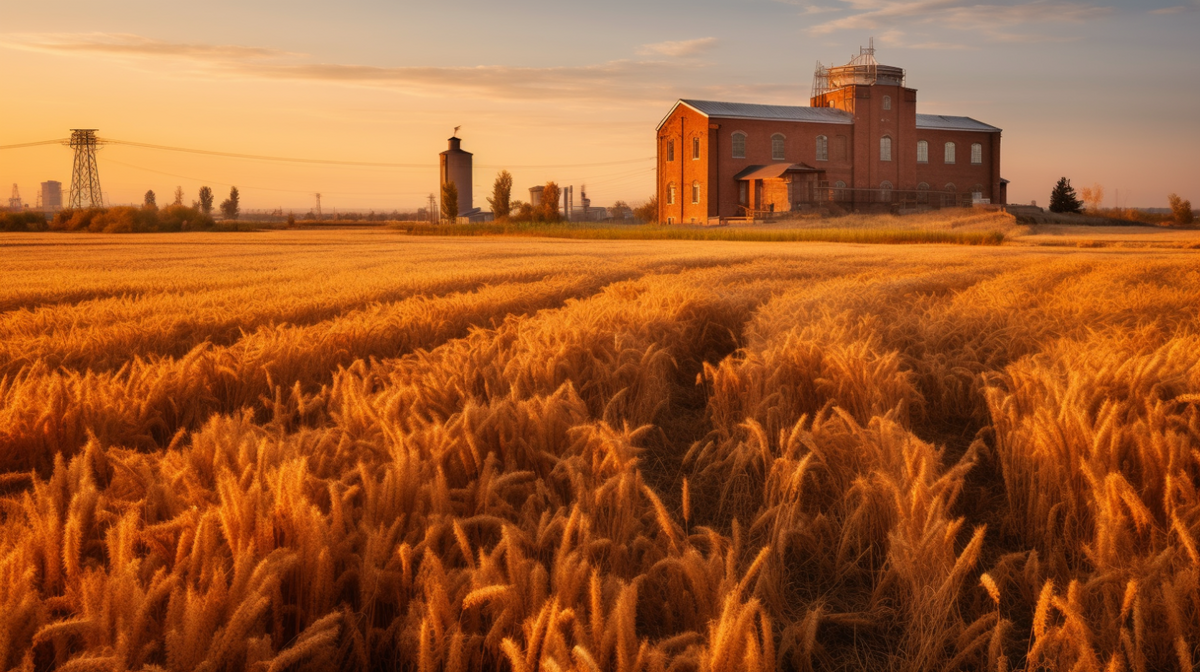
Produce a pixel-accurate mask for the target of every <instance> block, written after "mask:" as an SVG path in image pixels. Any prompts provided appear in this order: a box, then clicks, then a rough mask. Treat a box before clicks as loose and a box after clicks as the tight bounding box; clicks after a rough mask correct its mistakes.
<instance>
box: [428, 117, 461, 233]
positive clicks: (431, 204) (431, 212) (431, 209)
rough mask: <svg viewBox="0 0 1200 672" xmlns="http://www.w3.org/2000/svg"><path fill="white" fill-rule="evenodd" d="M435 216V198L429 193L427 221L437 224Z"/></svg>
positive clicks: (436, 216)
mask: <svg viewBox="0 0 1200 672" xmlns="http://www.w3.org/2000/svg"><path fill="white" fill-rule="evenodd" d="M455 130H456V131H457V130H458V129H455ZM437 218H438V215H437V199H436V198H434V197H433V194H430V195H429V223H430V224H437Z"/></svg>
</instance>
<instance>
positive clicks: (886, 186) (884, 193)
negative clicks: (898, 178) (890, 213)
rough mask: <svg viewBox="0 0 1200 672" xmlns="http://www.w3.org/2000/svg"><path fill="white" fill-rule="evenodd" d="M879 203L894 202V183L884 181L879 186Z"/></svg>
mask: <svg viewBox="0 0 1200 672" xmlns="http://www.w3.org/2000/svg"><path fill="white" fill-rule="evenodd" d="M879 202H880V203H891V202H892V183H891V182H888V181H887V180H884V181H883V182H882V183H880V185H879Z"/></svg>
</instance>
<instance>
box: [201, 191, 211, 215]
mask: <svg viewBox="0 0 1200 672" xmlns="http://www.w3.org/2000/svg"><path fill="white" fill-rule="evenodd" d="M212 206H213V193H212V189H209V188H208V187H200V211H201V212H203V213H204V214H206V215H211V214H212Z"/></svg>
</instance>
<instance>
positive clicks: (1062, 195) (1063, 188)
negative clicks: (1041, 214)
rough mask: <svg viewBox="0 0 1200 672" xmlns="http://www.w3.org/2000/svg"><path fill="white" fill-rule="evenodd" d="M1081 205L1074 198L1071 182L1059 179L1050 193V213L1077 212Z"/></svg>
mask: <svg viewBox="0 0 1200 672" xmlns="http://www.w3.org/2000/svg"><path fill="white" fill-rule="evenodd" d="M1082 206H1083V203H1082V202H1080V200H1079V198H1078V197H1076V196H1075V188H1074V187H1072V186H1071V181H1070V180H1068V179H1067V178H1065V177H1064V178H1061V179H1060V180H1059V181H1058V184H1056V185H1054V191H1052V192H1050V212H1079V210H1080V208H1081V207H1082Z"/></svg>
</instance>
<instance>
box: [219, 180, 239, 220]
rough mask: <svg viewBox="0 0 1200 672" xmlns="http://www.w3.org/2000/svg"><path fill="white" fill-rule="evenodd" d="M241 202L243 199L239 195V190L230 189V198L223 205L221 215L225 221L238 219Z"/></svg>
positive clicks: (235, 188)
mask: <svg viewBox="0 0 1200 672" xmlns="http://www.w3.org/2000/svg"><path fill="white" fill-rule="evenodd" d="M240 200H241V197H240V196H239V194H238V188H237V187H230V188H229V198H227V199H225V201H224V202H223V203H221V215H223V216H224V217H225V219H237V218H238V211H239V210H240V208H239V205H238V204H239V201H240Z"/></svg>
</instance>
